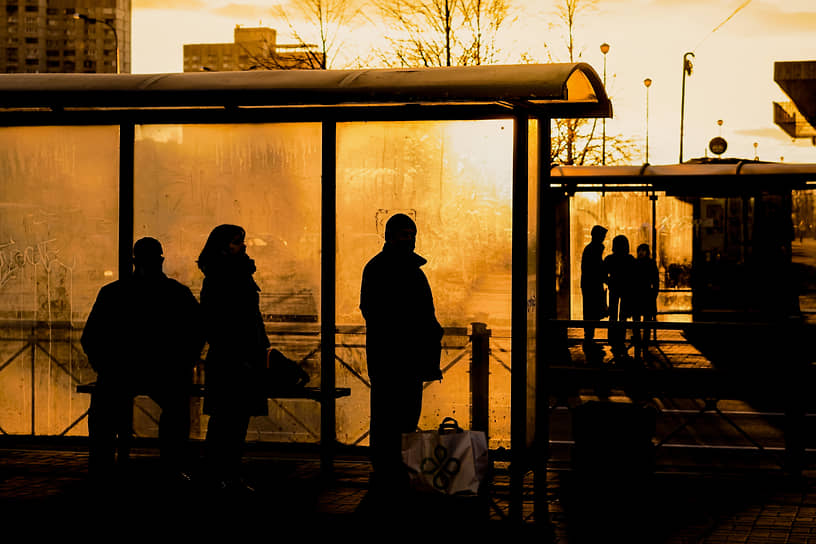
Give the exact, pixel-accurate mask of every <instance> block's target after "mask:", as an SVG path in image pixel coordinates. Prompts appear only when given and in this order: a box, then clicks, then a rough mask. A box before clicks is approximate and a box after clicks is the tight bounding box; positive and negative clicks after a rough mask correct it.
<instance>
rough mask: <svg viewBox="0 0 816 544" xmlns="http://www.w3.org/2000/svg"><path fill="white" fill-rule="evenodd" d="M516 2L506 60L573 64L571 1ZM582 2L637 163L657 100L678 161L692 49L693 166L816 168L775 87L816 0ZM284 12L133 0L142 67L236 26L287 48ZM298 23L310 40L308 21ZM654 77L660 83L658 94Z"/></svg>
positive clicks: (800, 49)
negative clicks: (716, 147)
mask: <svg viewBox="0 0 816 544" xmlns="http://www.w3.org/2000/svg"><path fill="white" fill-rule="evenodd" d="M287 1H291V2H296V1H297V0H283V4H282V6H283V7H284V8H287V5H286V2H287ZM356 1H362V0H356ZM506 1H507V2H508V4H510V6H511V8H512V11H511V18H510V19H509V20H508V22H507V23H506V24H505V25H504V27H503V29H504V30H503V31H502V41H501V44H500V45H501V46H502V55H503V58H504V59H505V60H504V61H503V62H506V63H509V64H512V63H516V62H519V61H520V59H521V58H522V56H526V57H527V58H532V59H536V60H539V61H541V62H546V61H547V59H548V58H553V59H554V60H559V61H566V60H568V57H567V53H566V48H565V46H564V44H565V40H564V35H565V33H564V28H563V26H562V25H560V24H559V21H558V17H557V14H556V10H557V5H558V4H560V3H563V0H552V1H547V0H506ZM579 1H580V0H579ZM580 5H582V6H583V7H582V9H581V10H580V11H579V12H578V14H577V17H576V21H577V25H576V29H575V37H576V41H575V45H576V52H577V54H579V55H580V58H577V59H576V60H580V61H582V62H587V63H589V64H590V65H591V66H592V67H593V68H594V69H595V70H596V71H597V72H598V74H599V75H602V73H603V64H604V55H603V54H602V53H601V52H600V44H602V43H604V42H606V43H608V44H609V45H610V50H609V53H608V54H607V55H606V71H607V85H606V88H607V93H608V94H609V96H610V98H611V99H612V104H613V109H614V116H613V118H612V119H609V120H607V122H606V131H607V134H608V135H610V134H621V135H623V136H624V137H626V138H628V139H630V140H631V141H633V142H635V143H636V146H637V150H638V151H639V156H638V151H636V152H635V156H633V158H632V162H633V163H637V164H640V163H642V162H644V161H645V156H646V146H645V140H646V131H647V122H646V121H647V93H648V136H649V162H650V163H651V164H673V163H677V161H678V160H679V143H680V106H681V94H682V93H681V89H682V85H683V69H682V68H683V55H684V54H685V53H686V52H692V53H694V57H693V58H692V62H693V64H694V70H693V72H692V75H691V76H687V77H686V81H685V86H686V92H685V121H684V133H685V137H684V144H683V146H684V151H683V155H684V158H685V159H688V158H692V157H703V156H706V155H708V156H713V154H712V153H711V152H710V151H708V149H707V146H708V142H709V141H710V140H711V138H713V137H715V136H721V137H723V138H725V139H726V141H727V142H728V149H727V150H726V152H725V153H724V154H723V156H727V157H738V158H747V159H752V158H754V157H755V155H756V156H758V157H759V159H761V160H766V161H779V160H783V161H784V162H809V163H816V146H814V145H813V144H812V143H811V141H810V140H797V141H792V140H791V139H790V138H789V137H788V136H787V135H786V134H785V133H784V132H783V131H782V129H781V128H779V127H778V126H777V125H775V124H774V122H773V102H774V101H777V102H787V101H789V99H788V98H787V96H786V95H785V94H784V93H783V92H782V90H781V89H780V88H779V86H778V85H777V84H776V83H775V82H774V81H773V65H774V62H775V61H792V60H816V1H814V0H596V1H594V2H593V1H592V0H583V3H582V4H580ZM275 6H276V3H275V2H273V1H264V0H133V12H132V25H133V26H132V71H133V73H141V74H147V73H167V72H180V71H182V65H183V64H182V48H183V44H185V43H224V42H231V41H232V40H233V30H234V28H235V26H236V25H242V26H269V27H272V28H275V29H277V30H278V34H279V37H278V41H279V42H287V41H291V40H290V39H289V38H290V36H289V32H288V31H287V24H286V23H285V22H284V21H282V20H280V19H279V18H278V17H276V16H275V9H274V8H275ZM290 13H293V12H292V10H291V9H290ZM369 13H370V12H369ZM292 22H293V24H294V25H295V26H296V27H297V28H298V30H299V31H300V32H301V33H303V34H304V35H305V37H306V38H307V39H308V38H309V36H308V34H309V25H308V24H306V23H302V22H299V21H297V19H296V18H293V20H292ZM382 38H383V28H382V25H377V24H376V23H375V22H372V21H370V20H366V19H365V18H363V19H362V20H361V21H360V22H358V23H357V25H356V26H355V27H354V28H353V29H350V31H349V32H348V33H346V35H345V36H342V35H341V36H340V37H339V38H338V39H339V40H342V43H343V50H342V51H343V52H342V54H338V56H337V57H336V58H335V59H334V64H333V67H334V68H343V67H344V65H343V64H344V63H348V62H351V61H352V59H354V58H356V57H359V56H360V55H363V54H364V52H365V51H369V50H370V49H371V48H372V46H376V44H380V43H382ZM645 78H649V79H651V80H652V85H651V87H649V89H648V91H647V89H646V87H645V86H644V84H643V80H644V79H645ZM718 120H722V125H721V126H720V125H718V123H717V122H718ZM754 144H756V146H755V145H754Z"/></svg>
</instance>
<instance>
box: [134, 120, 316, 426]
mask: <svg viewBox="0 0 816 544" xmlns="http://www.w3.org/2000/svg"><path fill="white" fill-rule="evenodd" d="M320 142H321V127H320V124H319V123H301V124H258V125H204V126H200V125H186V126H146V125H145V126H137V127H136V144H135V163H136V168H135V181H134V185H135V188H134V198H135V216H134V218H135V219H134V231H135V237H136V238H137V239H138V238H139V237H142V236H153V237H155V238H157V239H158V240H160V241H161V243H162V244H163V246H164V252H165V266H164V270H165V273H167V275H169V276H171V277H174V278H176V279H177V280H179V281H181V282H182V283H184V284H185V285H187V286H189V287H190V288H191V289H192V290H193V293H195V294H196V295H197V294H198V292H199V291H200V289H201V282H202V281H203V276H202V274H201V272H200V271H199V270H198V268H197V266H196V259H197V258H198V254H199V252H200V251H201V248H202V247H203V246H204V242H205V241H206V238H207V235H208V234H209V232H210V231H211V230H212V229H213V227H215V226H216V225H219V224H222V223H231V224H237V225H240V226H242V227H244V229H245V230H246V232H247V240H246V244H247V253H248V254H249V255H250V257H252V258H253V259H254V260H255V263H256V266H257V270H258V271H257V272H256V273H255V275H254V278H255V281H256V282H257V283H258V285H259V286H260V288H261V293H260V297H261V312H262V314H263V317H264V322H265V324H266V327H267V333H268V335H269V338H270V341H272V344H273V347H275V348H277V349H279V350H280V351H281V352H283V353H284V354H285V355H287V356H288V357H289V358H291V359H294V360H296V361H299V362H302V366H303V367H304V368H305V369H306V370H307V371H308V372H309V374H310V376H311V381H310V385H315V386H317V385H319V384H320V362H319V349H317V348H318V346H319V329H318V326H319V325H318V321H319V318H318V310H319V308H320V221H321V219H320V215H321V194H320V179H321V150H320ZM199 378H200V377H199ZM150 409H151V410H152V409H153V407H150ZM269 411H270V415H269V417H265V418H253V426H252V428H251V429H250V439H252V437H253V436H254V437H256V439H258V440H271V441H283V442H285V441H292V440H296V441H306V442H316V441H317V440H318V439H319V435H320V407H319V404H317V403H315V402H312V401H286V400H280V401H270V406H269ZM203 417H204V416H202V421H200V422H198V432H199V433H201V432H203V431H204V430H205V429H206V423H205V422H204V421H203ZM195 424H196V422H194V426H195ZM145 425H147V426H148V428H144V427H143V428H142V429H140V431H141V432H143V433H154V432H155V425H154V424H152V423H151V422H145Z"/></svg>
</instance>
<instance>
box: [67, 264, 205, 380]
mask: <svg viewBox="0 0 816 544" xmlns="http://www.w3.org/2000/svg"><path fill="white" fill-rule="evenodd" d="M80 343H81V344H82V348H83V350H84V351H85V353H86V354H87V356H88V361H89V362H90V364H91V366H92V367H93V369H94V370H95V371H96V373H97V378H98V380H99V381H101V382H105V383H110V384H114V383H115V384H118V385H122V386H126V387H128V388H131V389H133V390H134V391H135V390H141V391H142V392H145V391H147V390H149V389H155V388H156V387H161V386H169V387H175V386H178V387H184V384H189V382H190V381H191V380H192V368H193V366H194V365H195V364H196V363H197V362H198V360H199V357H200V356H201V349H202V347H203V345H204V339H203V334H202V330H201V323H200V310H199V305H198V301H197V300H196V299H195V297H194V296H193V294H192V293H191V292H190V289H188V288H187V287H186V286H184V285H182V284H181V283H179V282H178V281H176V280H174V279H171V278H168V277H167V276H165V275H164V274H162V275H161V277H158V278H150V279H148V278H140V277H130V278H126V279H122V280H117V281H115V282H112V283H109V284H107V285H105V286H104V287H102V289H100V291H99V294H98V296H97V298H96V301H95V302H94V305H93V307H92V309H91V312H90V314H89V315H88V320H87V322H86V324H85V328H84V330H83V332H82V337H81V339H80Z"/></svg>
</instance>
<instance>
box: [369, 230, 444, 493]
mask: <svg viewBox="0 0 816 544" xmlns="http://www.w3.org/2000/svg"><path fill="white" fill-rule="evenodd" d="M416 234H417V229H416V225H415V223H414V221H413V220H412V219H411V218H410V217H408V216H407V215H404V214H396V215H394V216H392V217H391V218H390V219H389V220H388V222H387V223H386V227H385V245H384V246H383V249H382V251H381V252H380V253H378V254H377V255H375V256H374V257H373V258H372V259H371V260H370V261H369V262H368V264H366V266H365V269H364V270H363V278H362V286H361V290H360V310H361V311H362V314H363V317H364V318H365V320H366V358H367V361H368V377H369V379H370V381H371V428H370V430H371V432H370V435H369V440H370V453H371V463H372V466H373V469H374V473H373V475H372V480H371V484H372V490H375V491H379V490H392V489H399V488H400V487H401V486H403V485H404V484H406V483H407V480H406V477H407V475H406V474H405V472H404V470H403V469H402V459H401V440H402V433H410V432H414V431H416V429H417V425H418V424H419V416H420V412H421V410H422V384H423V382H424V381H433V380H439V379H441V378H442V373H441V372H440V370H439V356H440V350H441V347H440V346H441V340H442V335H443V330H442V327H441V326H440V324H439V322H438V321H437V319H436V311H435V309H434V301H433V295H432V294H431V287H430V285H429V284H428V279H427V278H426V277H425V274H424V273H423V271H422V269H421V267H422V266H423V265H424V264H425V263H426V262H427V261H426V260H425V259H424V258H422V257H420V256H419V255H417V254H416V253H414V247H415V243H416Z"/></svg>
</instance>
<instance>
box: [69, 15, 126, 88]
mask: <svg viewBox="0 0 816 544" xmlns="http://www.w3.org/2000/svg"><path fill="white" fill-rule="evenodd" d="M74 19H82V20H83V21H85V22H86V23H103V24H106V25H108V27H110V29H111V30H113V41H114V42H115V43H116V73H117V74H118V73H119V35H118V34H117V33H116V27H115V26H113V25H112V24H111V23H109V22H108V21H106V20H105V19H96V18H95V17H89V16H87V15H83V14H81V13H74Z"/></svg>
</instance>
